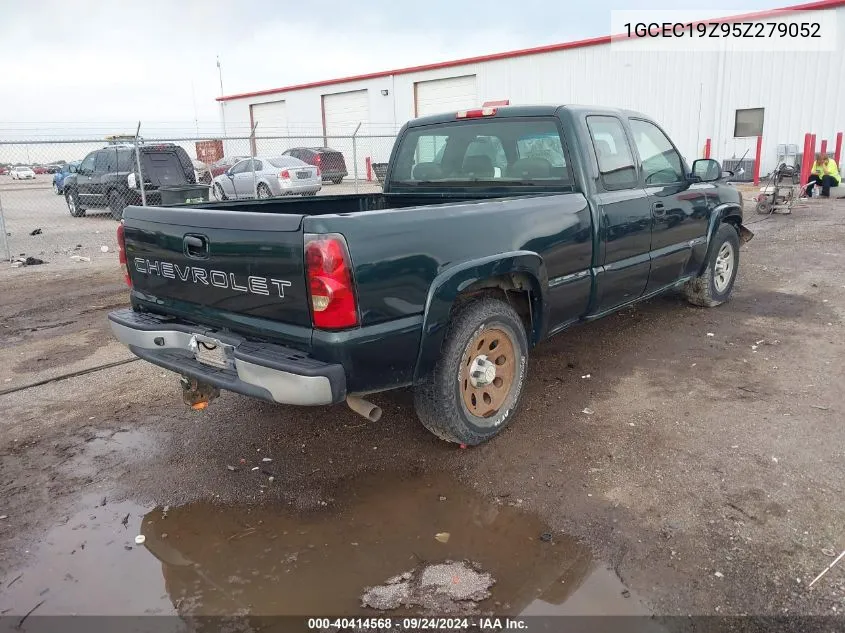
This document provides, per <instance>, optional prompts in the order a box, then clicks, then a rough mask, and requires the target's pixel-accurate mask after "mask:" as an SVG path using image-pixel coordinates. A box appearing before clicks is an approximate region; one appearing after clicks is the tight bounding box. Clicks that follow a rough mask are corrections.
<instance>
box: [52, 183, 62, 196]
mask: <svg viewBox="0 0 845 633" xmlns="http://www.w3.org/2000/svg"><path fill="white" fill-rule="evenodd" d="M53 193H55V194H56V195H57V196H60V195H62V190H61V189H59V183H57V182H56V181H55V180H54V181H53Z"/></svg>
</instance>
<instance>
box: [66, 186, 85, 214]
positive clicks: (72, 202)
mask: <svg viewBox="0 0 845 633" xmlns="http://www.w3.org/2000/svg"><path fill="white" fill-rule="evenodd" d="M65 202H66V203H67V209H68V211H70V214H71V215H72V216H73V217H75V218H81V217H82V216H83V215H85V208H84V207H83V206H82V205H81V204H80V202H79V194H78V193H77V191H76V189H69V188H66V189H65Z"/></svg>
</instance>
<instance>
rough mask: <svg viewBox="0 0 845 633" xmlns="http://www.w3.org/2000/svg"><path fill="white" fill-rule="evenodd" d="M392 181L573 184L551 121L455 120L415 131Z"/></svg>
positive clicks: (401, 152)
mask: <svg viewBox="0 0 845 633" xmlns="http://www.w3.org/2000/svg"><path fill="white" fill-rule="evenodd" d="M393 181H394V182H395V183H398V184H407V185H436V184H440V183H448V184H450V185H452V184H459V185H462V186H472V185H476V184H482V185H494V186H495V185H503V186H505V185H508V186H513V185H516V186H520V185H526V186H535V187H536V186H544V187H546V188H556V189H559V188H561V187H565V188H571V185H572V177H571V174H570V172H569V167H568V165H567V161H566V158H565V153H564V151H563V146H562V144H561V138H560V133H559V132H558V128H557V125H556V123H555V120H554V119H552V118H548V119H545V118H530V119H529V118H521V119H516V118H514V119H495V118H491V119H485V120H473V121H457V120H456V121H454V122H448V123H441V124H437V125H430V126H425V127H420V128H411V129H409V130H408V131H407V132H406V134H405V135H404V136H403V137H402V139H401V141H400V145H399V150H398V153H397V162H396V170H395V172H394V174H393Z"/></svg>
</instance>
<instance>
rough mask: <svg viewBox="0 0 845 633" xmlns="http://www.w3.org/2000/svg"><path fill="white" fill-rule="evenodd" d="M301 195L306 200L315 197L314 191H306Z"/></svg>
mask: <svg viewBox="0 0 845 633" xmlns="http://www.w3.org/2000/svg"><path fill="white" fill-rule="evenodd" d="M302 195H303V196H304V197H306V198H310V197H312V196H316V195H317V192H316V191H306V192H305V193H303V194H302Z"/></svg>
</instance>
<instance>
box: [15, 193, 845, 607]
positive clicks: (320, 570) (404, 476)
mask: <svg viewBox="0 0 845 633" xmlns="http://www.w3.org/2000/svg"><path fill="white" fill-rule="evenodd" d="M90 221H91V222H97V223H102V225H103V226H102V230H103V232H106V231H112V230H113V227H114V224H113V221H111V220H110V219H108V218H106V217H103V218H101V219H97V218H91V219H90ZM748 221H749V223H754V224H753V225H752V227H751V228H752V230H754V231H755V233H756V237H755V239H754V240H753V241H752V242H751V243H749V244H748V245H746V246H745V247H744V248H743V251H742V255H741V258H742V261H741V265H740V276H739V279H738V282H737V286H736V289H735V293H734V298H733V300H732V301H731V302H730V303H728V304H726V305H724V306H722V307H720V308H717V309H713V310H706V309H699V308H693V307H690V306H688V305H687V304H686V303H685V302H683V301H682V300H681V299H680V298H678V297H674V296H669V297H663V298H660V299H657V300H654V301H651V302H648V303H646V304H643V305H640V306H637V307H636V308H633V309H627V310H624V311H622V312H620V313H618V314H616V315H614V316H611V317H609V318H606V319H604V320H602V321H599V322H596V323H593V324H590V325H586V326H582V327H580V328H578V329H575V330H572V331H570V332H569V333H566V334H563V335H561V336H559V337H557V338H555V339H553V340H552V341H549V342H547V343H545V344H543V345H541V346H540V347H538V348H537V349H536V350H534V353H533V355H532V358H531V362H530V367H529V381H528V386H527V392H526V395H525V399H524V401H523V402H524V405H523V406H524V408H523V410H522V412H521V414H520V415H519V416H518V417H517V419H516V420H515V422H514V423H513V424H512V426H511V427H510V428H509V429H507V430H506V431H505V432H504V433H503V434H502V435H501V436H500V437H499V438H497V439H495V440H494V441H492V442H490V443H489V444H487V445H484V446H481V447H477V448H474V449H467V450H461V449H459V448H458V447H456V446H454V445H449V444H445V443H443V442H441V441H439V440H437V439H436V438H434V437H432V436H430V435H429V434H428V433H427V432H426V431H425V430H424V429H423V428H422V427H421V425H419V423H418V422H417V421H416V419H415V417H414V415H413V411H412V399H411V395H410V392H406V391H402V392H396V393H390V394H383V395H380V396H377V397H375V398H374V400H375V401H376V402H377V404H379V405H380V406H382V407H383V408H384V410H385V414H384V416H383V417H382V419H381V420H380V421H379V422H378V423H369V422H366V421H365V420H364V419H363V418H361V417H358V416H356V415H355V414H353V413H352V412H350V411H349V410H347V409H346V408H343V407H334V408H314V409H298V408H283V407H275V406H272V405H270V404H266V403H262V402H256V401H252V400H249V399H247V398H244V397H241V396H238V395H234V394H224V395H223V396H222V397H221V398H220V399H219V400H217V401H215V402H214V403H213V404H212V405H211V406H210V407H209V409H207V410H206V411H203V412H195V411H190V410H187V409H186V408H185V407H184V405H183V404H182V402H181V396H180V393H179V389H178V383H177V380H176V377H175V376H174V375H173V374H170V373H169V372H166V371H164V370H161V369H158V368H155V367H153V366H150V365H147V364H145V363H143V362H140V361H133V360H132V356H131V355H130V354H129V353H128V352H127V351H126V350H124V349H123V348H122V347H121V346H120V345H118V344H117V343H115V342H114V341H113V340H112V338H111V336H110V333H109V331H108V328H107V324H106V321H105V315H106V314H107V312H108V311H109V310H110V309H113V308H114V306H116V305H122V304H123V303H124V302H125V301H126V292H125V289H124V286H123V285H122V279H121V275H120V272H119V270H118V269H117V266H116V263H110V262H109V260H108V258H107V257H104V258H101V259H100V258H98V259H97V260H96V261H93V262H91V263H90V264H89V265H88V266H85V267H78V266H77V267H73V266H60V265H55V266H54V265H52V264H46V265H44V266H38V267H31V268H22V269H16V270H5V269H4V270H3V271H0V297H2V299H0V359H2V362H0V517H2V518H0V577H1V578H2V580H1V582H2V584H0V612H6V613H7V614H14V615H23V614H26V613H27V612H28V611H29V610H30V609H32V608H33V607H35V606H37V607H38V608H37V610H36V611H35V613H37V614H57V613H79V614H101V613H109V614H126V613H131V614H143V613H179V614H182V615H193V614H204V615H206V614H234V613H251V614H256V615H271V614H283V613H296V614H315V615H325V614H326V613H335V614H341V613H350V614H351V613H362V614H374V613H378V612H375V611H373V610H372V609H368V608H366V607H363V606H362V605H361V601H360V596H361V595H362V594H363V593H364V592H365V590H367V589H368V588H372V587H377V586H383V585H386V584H387V581H388V580H394V581H396V578H394V577H396V576H400V581H397V582H402V581H401V575H402V574H410V575H409V578H410V580H409V581H408V582H409V583H410V584H411V585H415V583H417V584H418V583H419V582H421V581H420V579H421V578H423V576H424V574H425V571H426V569H427V568H428V566H432V565H438V564H440V563H444V562H445V561H456V562H462V561H467V565H468V567H467V568H466V569H467V570H468V572H467V573H470V572H472V570H473V569H475V567H472V565H473V564H474V565H477V566H478V569H479V570H482V571H483V572H484V573H489V574H490V576H491V577H492V579H493V580H494V582H493V583H492V585H491V586H490V587H489V594H490V595H489V597H485V598H483V599H480V600H479V601H476V600H469V601H460V600H458V601H455V602H454V604H451V605H448V604H447V605H445V606H444V608H445V609H449V608H453V609H454V610H455V612H461V610H474V611H476V612H479V613H485V612H497V613H511V614H517V613H620V614H636V613H656V614H660V615H667V614H772V615H780V614H784V613H801V614H825V615H831V614H833V615H835V614H838V613H841V612H842V610H843V609H845V566H843V567H841V568H835V569H834V570H833V571H831V572H830V573H829V574H828V575H827V576H825V577H824V578H823V579H822V580H821V581H819V583H818V584H817V585H816V586H814V587H813V588H812V589H808V588H807V585H808V583H809V581H810V580H812V579H813V577H815V576H816V574H817V573H818V572H819V571H821V570H822V569H824V567H826V566H827V565H828V564H829V563H830V562H832V560H833V559H832V557H831V554H833V555H836V554H838V553H839V552H840V551H842V549H845V507H843V505H842V503H841V499H842V494H843V488H844V487H845V461H844V460H843V457H845V455H844V454H843V453H845V428H843V427H845V425H843V422H845V415H843V411H845V395H843V387H845V369H843V362H842V359H843V358H845V356H844V355H843V352H845V342H843V333H845V327H843V323H845V322H843V316H845V273H843V265H845V249H844V248H843V244H845V202H843V201H838V202H825V203H823V202H820V201H816V200H813V201H810V203H809V206H807V207H804V208H799V209H796V210H795V211H794V213H793V215H792V216H776V217H771V218H766V219H762V221H761V218H760V217H756V216H753V215H749V217H748ZM98 226H99V224H98ZM585 410H587V411H591V413H584V411H585ZM138 535H143V536H144V537H145V541H144V543H143V544H140V545H139V544H136V542H135V537H136V536H138ZM454 578H458V581H459V582H456V583H454V584H460V582H461V578H460V577H459V576H458V575H456V576H454ZM454 578H453V580H454ZM392 584H394V585H395V584H396V582H394V583H392ZM414 609H415V610H416V611H422V612H424V611H425V608H424V607H420V606H417V607H415V608H412V609H411V610H412V611H413V610H414Z"/></svg>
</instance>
